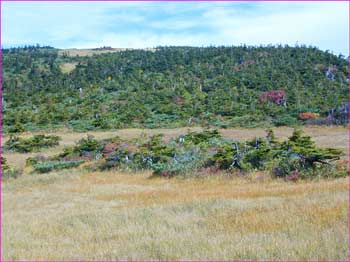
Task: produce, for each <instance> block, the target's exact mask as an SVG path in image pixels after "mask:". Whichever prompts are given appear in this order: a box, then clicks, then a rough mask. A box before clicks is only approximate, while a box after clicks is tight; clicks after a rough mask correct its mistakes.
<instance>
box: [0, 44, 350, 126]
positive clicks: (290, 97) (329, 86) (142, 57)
mask: <svg viewBox="0 0 350 262" xmlns="http://www.w3.org/2000/svg"><path fill="white" fill-rule="evenodd" d="M106 49H108V48H106ZM91 50H92V51H91V52H92V53H91V52H90V53H88V54H86V55H79V56H74V55H71V54H69V52H67V50H66V51H65V50H58V49H54V48H51V47H26V48H15V49H4V50H3V95H4V100H3V127H4V131H5V132H9V131H11V132H16V131H21V130H23V128H24V129H26V130H37V129H46V128H55V127H64V126H65V127H69V128H73V129H76V130H98V129H115V128H126V127H147V128H157V127H179V126H192V125H203V126H207V125H211V126H218V127H234V126H245V127H253V126H271V125H275V126H279V125H298V124H303V123H304V122H303V121H301V120H300V116H299V114H300V113H305V112H307V113H310V114H311V113H314V114H313V115H315V116H317V117H319V118H320V119H321V120H322V119H324V118H325V117H327V116H328V114H329V112H330V110H331V109H332V108H334V107H337V106H338V107H339V106H341V105H342V104H344V102H346V100H347V97H348V84H347V81H348V80H347V71H348V68H347V61H346V60H345V59H344V58H343V57H341V56H335V55H333V54H331V53H329V52H323V51H320V50H318V49H317V48H313V47H305V46H299V47H289V46H267V47H247V46H240V47H206V48H195V47H158V48H156V49H155V50H154V49H149V50H117V49H113V50H110V51H111V52H108V50H103V49H102V50H101V49H100V50H99V49H91ZM116 50H117V51H116ZM80 54H84V52H81V53H80ZM273 90H275V91H273ZM276 90H277V91H276ZM268 92H270V93H268ZM281 94H282V98H283V99H282V100H283V103H281V101H282V100H281V101H280V98H281ZM311 115H312V114H311ZM298 116H299V117H298ZM320 122H322V121H320Z"/></svg>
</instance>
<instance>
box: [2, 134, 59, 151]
mask: <svg viewBox="0 0 350 262" xmlns="http://www.w3.org/2000/svg"><path fill="white" fill-rule="evenodd" d="M60 140H61V138H60V137H59V136H54V135H34V136H32V137H29V138H20V137H18V136H11V137H10V138H9V140H8V141H7V142H6V143H5V148H6V149H7V150H10V151H14V152H20V153H28V152H34V151H39V150H40V149H42V148H49V147H54V146H58V145H59V141H60Z"/></svg>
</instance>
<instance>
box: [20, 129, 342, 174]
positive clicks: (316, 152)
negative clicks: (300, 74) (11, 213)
mask: <svg viewBox="0 0 350 262" xmlns="http://www.w3.org/2000/svg"><path fill="white" fill-rule="evenodd" d="M341 154H342V153H341V151H340V150H337V149H331V148H318V147H316V146H315V144H314V142H313V141H312V140H311V138H310V137H309V136H305V135H303V134H302V132H301V131H299V130H295V131H294V133H293V135H292V136H291V137H289V138H288V139H287V140H286V141H283V142H279V141H277V140H276V139H275V137H274V134H273V132H272V131H271V130H268V132H267V136H266V137H264V138H255V139H252V140H250V141H247V142H239V141H235V140H232V139H228V138H224V137H222V136H221V135H220V134H219V132H218V131H217V130H205V131H203V132H201V133H196V132H190V133H187V134H186V135H181V136H179V137H177V138H175V139H170V140H169V141H165V140H164V138H163V135H154V136H152V137H150V138H146V137H143V136H141V137H139V138H137V139H134V140H132V141H124V140H122V139H120V138H119V137H115V138H111V139H105V140H101V141H98V140H96V139H94V138H93V137H92V136H88V137H87V138H83V139H81V140H80V141H78V142H77V144H76V145H75V146H72V147H67V148H65V149H64V152H63V153H61V154H59V155H57V156H54V157H51V158H47V159H39V160H38V159H34V158H30V159H28V160H27V163H30V164H33V166H34V170H35V171H38V172H40V173H43V172H49V171H51V170H53V169H60V168H70V167H75V166H78V165H80V164H81V163H83V162H84V161H96V160H97V161H98V162H97V163H94V164H93V167H94V169H96V168H97V169H101V170H106V169H111V168H117V169H121V170H130V171H134V172H136V171H142V170H152V171H153V174H154V175H160V176H164V177H172V176H176V175H183V176H200V175H203V174H204V175H205V174H206V173H208V172H212V171H214V172H215V173H218V172H220V170H222V171H224V172H229V173H239V174H241V175H245V174H248V173H250V172H252V171H258V170H260V171H266V172H269V173H270V174H271V175H272V176H274V177H284V178H286V179H289V180H296V179H299V178H306V177H341V176H346V175H347V172H346V169H342V170H341V169H340V168H339V167H338V166H337V164H332V162H333V161H336V160H339V159H340V156H341ZM62 161H63V162H62Z"/></svg>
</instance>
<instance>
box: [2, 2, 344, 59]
mask: <svg viewBox="0 0 350 262" xmlns="http://www.w3.org/2000/svg"><path fill="white" fill-rule="evenodd" d="M2 5H3V8H2V9H3V10H2V44H3V46H4V47H9V46H21V45H25V44H36V43H39V44H41V45H51V46H54V47H57V48H90V47H100V46H112V47H130V48H144V47H155V46H159V45H191V46H208V45H240V44H247V45H260V44H262V45H267V44H279V43H281V44H289V45H295V44H296V43H298V44H306V45H312V46H317V47H319V48H320V49H322V50H330V51H332V52H333V53H335V54H339V53H342V54H345V55H347V54H348V39H349V33H348V32H349V30H348V16H349V14H348V12H349V8H348V3H346V2H333V3H331V2H316V3H310V2H302V3H298V2H249V3H243V2H231V3H228V2H212V3H210V2H197V3H195V2H187V3H183V2H182V3H181V2H167V3H164V2H163V3H160V2H133V3H132V2H75V3H73V2H70V3H68V2H3V3H2Z"/></svg>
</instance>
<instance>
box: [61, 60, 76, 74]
mask: <svg viewBox="0 0 350 262" xmlns="http://www.w3.org/2000/svg"><path fill="white" fill-rule="evenodd" d="M77 64H78V63H76V62H73V63H63V64H61V65H60V69H61V71H62V73H64V74H68V73H70V72H72V71H73V70H74V69H75V67H76V66H77Z"/></svg>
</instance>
